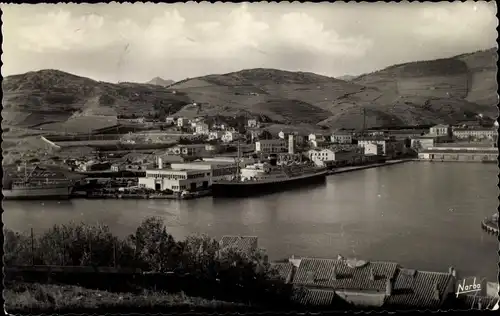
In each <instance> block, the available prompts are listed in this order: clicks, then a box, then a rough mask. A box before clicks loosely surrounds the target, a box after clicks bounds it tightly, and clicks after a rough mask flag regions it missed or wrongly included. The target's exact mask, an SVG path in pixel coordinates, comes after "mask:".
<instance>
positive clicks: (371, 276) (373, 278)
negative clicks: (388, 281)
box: [370, 268, 375, 281]
mask: <svg viewBox="0 0 500 316" xmlns="http://www.w3.org/2000/svg"><path fill="white" fill-rule="evenodd" d="M370 280H372V281H375V274H374V273H373V269H372V268H370Z"/></svg>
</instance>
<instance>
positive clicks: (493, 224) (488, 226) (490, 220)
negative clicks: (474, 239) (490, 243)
mask: <svg viewBox="0 0 500 316" xmlns="http://www.w3.org/2000/svg"><path fill="white" fill-rule="evenodd" d="M481 227H482V228H483V229H484V230H485V231H486V232H488V233H491V234H494V235H497V236H498V235H499V229H498V214H493V216H491V217H486V218H485V219H483V221H482V222H481Z"/></svg>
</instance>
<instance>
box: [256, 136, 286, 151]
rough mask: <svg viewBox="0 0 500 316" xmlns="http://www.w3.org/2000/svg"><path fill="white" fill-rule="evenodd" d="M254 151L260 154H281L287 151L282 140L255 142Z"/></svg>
mask: <svg viewBox="0 0 500 316" xmlns="http://www.w3.org/2000/svg"><path fill="white" fill-rule="evenodd" d="M255 151H256V152H260V153H268V154H270V153H283V152H287V151H288V146H287V142H286V141H285V140H284V139H263V140H260V141H258V142H255Z"/></svg>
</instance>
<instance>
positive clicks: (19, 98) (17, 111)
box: [2, 70, 190, 128]
mask: <svg viewBox="0 0 500 316" xmlns="http://www.w3.org/2000/svg"><path fill="white" fill-rule="evenodd" d="M2 89H3V92H4V99H3V106H4V108H3V110H2V116H3V117H4V119H5V121H4V122H2V126H23V127H33V126H35V125H37V126H41V125H43V124H47V123H59V122H66V121H67V120H69V119H70V118H74V117H78V116H92V115H99V116H114V117H116V115H121V114H132V113H134V114H137V115H144V113H148V112H152V111H154V110H155V107H156V108H164V109H165V110H166V112H169V113H174V112H176V111H178V110H179V109H180V108H182V107H183V106H184V105H186V104H188V103H189V102H190V100H189V98H187V97H186V96H185V95H183V94H182V93H176V94H173V93H172V92H171V91H169V90H167V89H165V88H164V87H161V86H154V85H147V84H137V83H121V84H112V83H105V82H98V81H94V80H91V79H88V78H84V77H79V76H75V75H72V74H68V73H65V72H62V71H58V70H41V71H36V72H28V73H25V74H22V75H14V76H9V77H6V78H4V81H3V82H2ZM69 127H71V124H70V126H69ZM102 127H105V126H102V124H101V125H99V126H95V127H94V126H89V128H102Z"/></svg>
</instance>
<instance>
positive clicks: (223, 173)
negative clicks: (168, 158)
mask: <svg viewBox="0 0 500 316" xmlns="http://www.w3.org/2000/svg"><path fill="white" fill-rule="evenodd" d="M170 167H171V168H172V169H175V170H204V171H207V172H209V173H210V180H209V184H208V185H212V183H213V182H216V181H219V180H229V179H230V178H232V177H234V176H235V175H236V171H237V168H236V162H235V161H222V160H203V161H194V162H190V163H172V164H171V166H170Z"/></svg>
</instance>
